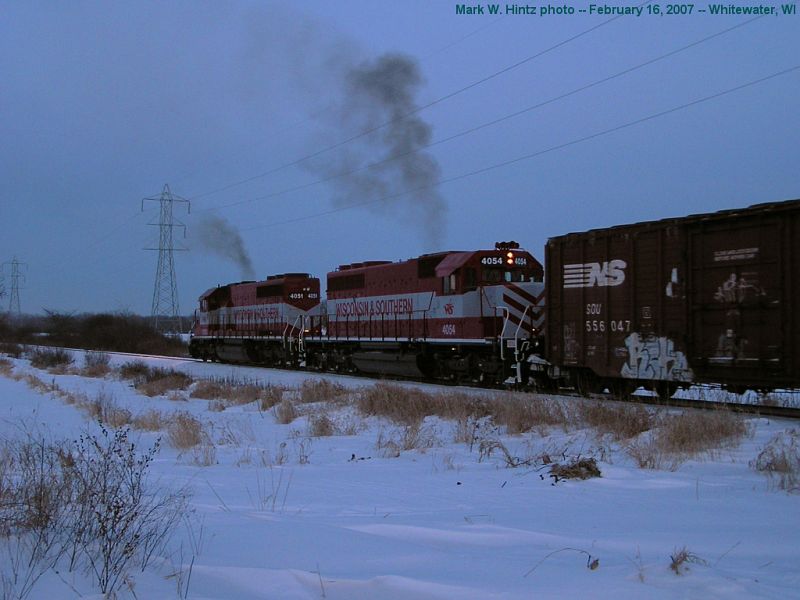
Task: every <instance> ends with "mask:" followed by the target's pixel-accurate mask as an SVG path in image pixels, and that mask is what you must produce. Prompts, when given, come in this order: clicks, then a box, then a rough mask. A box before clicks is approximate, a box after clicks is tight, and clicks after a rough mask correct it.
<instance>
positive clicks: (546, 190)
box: [0, 0, 800, 314]
mask: <svg viewBox="0 0 800 600" xmlns="http://www.w3.org/2000/svg"><path fill="white" fill-rule="evenodd" d="M537 4H538V3H534V4H533V5H537ZM589 4H590V2H589V1H588V0H586V1H584V0H577V1H576V2H575V3H574V4H572V6H574V7H576V8H577V9H581V8H588V6H589ZM765 4H766V5H768V6H772V5H773V4H772V3H771V2H770V1H769V0H766V2H765ZM774 5H775V6H777V7H778V11H779V12H780V4H774ZM483 6H486V5H483ZM504 6H505V3H502V4H501V8H502V7H504ZM663 6H665V5H662V7H663ZM705 6H706V5H700V4H698V5H695V10H694V14H692V15H688V16H663V17H658V16H647V15H646V14H643V15H642V16H641V17H638V18H637V17H632V16H627V17H620V18H617V19H614V20H611V17H609V16H598V15H588V14H578V13H576V14H575V15H571V16H570V15H565V16H552V17H540V16H538V15H536V16H523V15H505V16H491V15H488V14H485V15H472V16H467V15H457V14H456V10H455V7H456V4H455V3H454V2H451V1H449V0H302V1H300V0H297V1H293V2H275V3H273V2H244V1H232V2H218V1H214V2H139V1H137V2H133V1H131V2H52V3H50V2H27V1H25V2H23V1H21V0H17V1H0V136H1V137H0V139H1V140H2V142H1V143H0V225H1V226H2V237H0V260H1V261H2V262H6V261H10V260H11V259H12V258H13V257H15V256H16V257H17V258H18V259H19V260H20V261H23V262H24V263H26V270H25V282H24V284H23V286H22V289H21V290H20V298H21V304H22V309H23V312H29V313H36V312H41V311H42V310H43V309H50V310H59V311H77V312H85V311H92V312H94V311H120V310H126V311H133V312H136V313H141V314H148V313H149V311H150V306H151V302H152V296H153V285H154V279H155V272H156V260H157V254H158V253H157V252H153V251H146V250H144V248H147V247H157V246H158V228H157V227H155V226H152V225H148V224H149V223H154V222H157V221H158V208H159V205H158V203H157V202H146V203H145V206H144V209H145V210H144V211H142V198H145V197H153V196H155V197H158V195H159V194H160V193H161V191H162V188H163V186H164V184H169V186H170V188H171V190H172V191H173V193H175V194H177V195H179V196H181V197H183V198H187V199H189V200H191V214H187V211H186V208H187V207H186V205H183V204H182V205H180V206H176V207H175V216H176V218H178V219H180V221H181V222H182V223H185V224H186V226H187V228H186V237H185V239H184V237H183V230H182V229H176V231H175V234H176V235H175V242H176V245H179V246H181V247H185V248H188V249H189V251H188V252H179V253H178V252H176V254H175V266H176V273H177V283H178V290H179V300H180V307H181V310H182V312H183V313H189V312H191V311H192V310H193V309H194V305H195V302H196V298H197V296H198V295H199V294H200V293H201V292H203V291H204V290H205V289H207V288H209V287H211V286H214V285H217V284H222V283H227V282H230V281H238V280H241V279H243V278H250V277H252V276H255V277H257V278H265V277H266V276H267V275H269V274H273V273H281V272H286V271H308V272H311V273H314V274H317V275H319V276H320V277H323V278H324V275H325V273H326V272H327V271H329V270H332V269H333V268H335V267H336V266H337V265H339V264H342V263H349V262H356V261H363V260H378V259H383V260H400V259H405V258H410V257H412V256H417V255H419V254H421V253H424V252H430V251H436V250H445V249H478V248H487V247H492V246H493V244H494V242H495V241H498V240H509V239H514V240H517V241H519V242H520V243H521V244H522V245H523V246H524V247H526V248H527V249H529V250H530V251H531V252H532V253H534V254H535V255H537V256H539V257H540V258H543V247H544V244H545V242H546V240H547V238H548V237H551V236H555V235H560V234H564V233H568V232H570V231H580V230H585V229H590V228H594V227H605V226H610V225H615V224H621V223H628V222H635V221H641V220H650V219H660V218H664V217H672V216H682V215H685V214H689V213H697V212H708V211H715V210H720V209H727V208H735V207H743V206H748V205H750V204H756V203H761V202H768V201H777V200H787V199H792V198H798V197H800V110H798V107H799V106H800V105H799V104H798V98H800V70H794V71H791V72H789V73H786V74H783V75H779V76H776V77H773V78H770V79H767V80H765V81H761V82H760V83H757V84H754V85H750V86H746V87H743V88H741V89H736V88H739V87H740V86H742V85H744V84H749V83H751V82H754V81H758V80H761V79H763V78H765V77H768V76H771V75H773V74H775V73H778V72H781V71H784V70H786V69H790V68H792V67H797V66H798V65H800V16H797V15H795V16H764V17H761V18H759V19H756V20H754V21H752V22H747V21H748V20H749V19H751V18H752V17H746V16H735V15H727V16H723V15H710V14H709V13H705V14H701V13H699V12H697V10H698V9H699V8H703V7H705ZM663 10H664V8H662V11H663ZM737 25H741V26H739V27H736V28H735V29H733V30H731V31H727V32H725V30H727V29H731V28H733V27H735V26H737ZM721 32H725V33H721ZM718 33H719V34H720V35H716V36H715V37H710V36H713V35H714V34H718ZM706 38H710V39H706ZM701 40H705V41H701ZM695 42H700V43H697V44H696V45H694V46H692V47H690V48H687V49H683V48H685V47H687V46H689V45H690V44H693V43H695ZM682 49H683V50H682ZM676 51H678V52H676ZM671 53H672V54H671ZM666 55H668V56H666ZM662 57H663V58H662ZM655 59H659V60H655ZM654 60H655V61H654ZM648 61H654V62H652V63H650V64H646V65H644V66H641V68H636V69H634V70H632V71H630V72H627V73H624V74H622V73H623V72H625V71H627V70H629V69H632V68H634V67H638V66H639V65H643V64H644V63H648ZM609 78H610V79H609ZM605 79H608V80H607V81H604V82H602V80H605ZM597 82H600V83H597ZM594 83H597V85H591V84H594ZM587 86H589V87H587ZM583 88H585V89H583ZM729 90H733V91H731V92H730V93H725V94H723V95H720V96H717V97H713V96H715V95H717V94H720V93H721V92H727V91H729ZM573 92H574V93H573ZM711 97H713V98H711ZM706 98H711V99H708V100H706V101H703V102H700V103H696V104H692V105H691V106H685V105H687V104H690V103H693V102H695V101H697V100H703V99H706ZM537 105H541V106H538V108H535V107H537ZM684 106H685V107H684ZM680 107H684V108H680ZM526 109H530V110H527V111H526ZM672 109H677V110H672ZM521 111H525V112H521ZM667 111H671V112H667ZM665 112H666V114H661V113H665ZM517 113H519V114H517ZM512 115H515V116H512ZM656 115H660V116H656ZM650 116H653V117H654V118H652V119H646V118H647V117H650ZM401 117H402V118H401ZM499 119H503V120H500V121H499V122H495V123H493V124H490V123H492V122H494V121H498V120H499ZM642 119H646V120H643V121H642ZM386 123H388V125H386ZM483 125H486V126H485V127H483ZM472 129H476V130H475V131H472V132H471V133H467V132H468V131H469V130H472ZM367 131H370V132H369V133H365V132H367ZM390 158H391V159H392V160H387V159H390ZM517 159H519V160H517ZM372 163H378V164H376V165H372V166H370V165H371V164H372ZM505 163H507V164H505ZM498 165H504V166H498ZM490 167H496V168H490ZM237 235H240V236H241V240H240V241H241V246H240V247H239V246H236V242H237V240H236V236H237ZM248 259H249V261H250V267H251V269H250V271H251V272H248V265H247V260H248ZM4 270H5V286H6V289H7V290H8V288H9V287H10V280H9V268H8V266H6V267H5V268H4ZM2 302H3V307H2V308H3V309H5V308H7V304H8V297H6V298H4V299H3V300H2Z"/></svg>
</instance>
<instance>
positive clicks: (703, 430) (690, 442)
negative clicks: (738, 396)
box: [657, 410, 748, 455]
mask: <svg viewBox="0 0 800 600" xmlns="http://www.w3.org/2000/svg"><path fill="white" fill-rule="evenodd" d="M747 433H748V431H747V424H746V422H745V420H744V419H743V418H742V417H740V416H737V415H735V414H733V413H732V412H730V411H726V410H710V411H704V412H698V411H695V412H684V413H681V414H678V415H670V414H665V415H663V417H662V418H661V423H660V424H659V428H658V430H657V437H658V440H659V442H660V443H661V445H662V446H663V448H664V450H665V451H667V452H674V453H685V454H689V455H696V454H699V453H701V452H706V451H708V450H715V449H718V448H734V447H736V446H737V445H738V444H739V442H741V440H742V439H743V438H744V437H745V436H746V435H747Z"/></svg>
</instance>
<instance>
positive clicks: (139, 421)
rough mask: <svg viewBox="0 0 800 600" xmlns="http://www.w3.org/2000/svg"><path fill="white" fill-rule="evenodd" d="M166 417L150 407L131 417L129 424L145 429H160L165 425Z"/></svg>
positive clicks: (135, 427)
mask: <svg viewBox="0 0 800 600" xmlns="http://www.w3.org/2000/svg"><path fill="white" fill-rule="evenodd" d="M166 423H167V421H166V419H165V418H164V415H162V414H161V413H160V412H159V411H157V410H154V409H150V410H146V411H144V412H143V413H140V414H138V415H136V416H135V417H133V419H132V420H131V426H132V427H133V428H134V429H143V430H145V431H161V430H162V429H164V427H165V426H166Z"/></svg>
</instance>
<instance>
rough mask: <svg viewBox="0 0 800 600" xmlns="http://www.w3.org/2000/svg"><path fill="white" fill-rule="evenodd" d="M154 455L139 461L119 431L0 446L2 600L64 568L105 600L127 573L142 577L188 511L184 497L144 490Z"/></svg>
mask: <svg viewBox="0 0 800 600" xmlns="http://www.w3.org/2000/svg"><path fill="white" fill-rule="evenodd" d="M157 451H158V445H156V446H154V447H153V448H151V449H150V450H148V451H147V452H146V453H145V454H144V455H140V454H138V453H137V452H136V451H135V447H134V444H133V443H131V442H130V441H129V440H128V432H127V430H126V429H120V430H117V431H115V432H113V433H111V432H109V431H108V430H107V429H105V428H102V427H101V431H100V433H99V434H97V435H83V436H81V437H80V439H79V440H78V441H77V442H73V443H69V442H61V443H57V444H49V443H47V442H45V441H44V440H36V439H33V438H31V437H29V438H28V439H27V440H25V441H22V442H18V443H6V444H4V445H3V446H2V447H0V499H2V502H0V517H2V518H0V524H1V527H2V529H1V530H0V533H1V534H2V537H3V538H5V539H4V540H3V543H5V544H7V548H6V550H7V556H8V558H9V560H8V561H4V562H3V563H2V565H0V584H2V588H3V594H4V597H14V598H25V597H27V596H28V595H30V593H31V590H32V589H33V587H34V585H35V584H36V582H37V581H38V580H39V578H40V577H41V576H42V575H43V574H44V573H45V572H47V571H48V570H49V569H54V570H56V572H58V570H61V569H64V568H65V569H67V570H69V571H73V570H75V569H84V570H86V571H87V572H88V573H89V574H91V575H93V576H94V578H95V580H96V582H97V585H98V587H99V588H100V591H101V592H102V594H103V595H104V597H108V598H112V597H115V593H116V591H117V590H118V589H119V588H120V587H121V585H122V584H123V582H124V581H125V578H126V575H127V573H128V571H129V569H130V567H131V566H133V565H134V564H136V565H137V566H138V567H140V568H141V569H143V570H144V569H145V568H147V566H148V564H149V563H150V561H151V559H152V557H153V556H154V555H155V554H156V553H159V552H162V551H163V549H164V548H165V546H166V544H167V542H168V540H169V537H170V535H171V533H172V531H173V530H174V527H175V526H176V525H177V524H178V522H179V521H180V519H181V518H182V517H183V515H184V514H185V509H186V493H185V491H184V490H180V491H178V492H177V493H159V491H158V490H152V489H148V486H147V471H148V468H149V466H150V464H151V462H152V460H153V457H154V456H155V454H156V453H157ZM12 473H13V476H11V474H12Z"/></svg>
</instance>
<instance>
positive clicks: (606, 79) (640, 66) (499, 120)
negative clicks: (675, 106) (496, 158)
mask: <svg viewBox="0 0 800 600" xmlns="http://www.w3.org/2000/svg"><path fill="white" fill-rule="evenodd" d="M761 18H762V17H761V16H758V17H754V18H752V19H749V20H747V21H743V22H742V23H739V24H737V25H734V26H733V27H729V28H727V29H724V30H722V31H718V32H717V33H714V34H711V35H709V36H706V37H704V38H702V39H699V40H696V41H694V42H692V43H690V44H686V45H685V46H681V47H680V48H677V49H675V50H672V51H670V52H667V53H666V54H662V55H660V56H657V57H655V58H652V59H649V60H646V61H644V62H642V63H639V64H637V65H635V66H633V67H629V68H627V69H624V70H622V71H619V72H618V73H615V74H614V75H609V76H608V77H604V78H602V79H598V80H596V81H593V82H592V83H587V84H586V85H582V86H580V87H577V88H575V89H573V90H571V91H569V92H565V93H563V94H560V95H558V96H554V97H553V98H550V99H548V100H544V101H542V102H539V103H537V104H534V105H532V106H528V107H526V108H523V109H521V110H518V111H515V112H513V113H510V114H507V115H504V116H502V117H499V118H497V119H494V120H492V121H487V122H486V123H482V124H481V125H476V126H474V127H471V128H469V129H466V130H464V131H461V132H459V133H456V134H453V135H451V136H448V137H446V138H443V139H440V140H436V141H433V142H430V143H428V144H424V145H422V146H420V147H418V148H415V149H413V150H409V151H407V152H403V153H401V154H394V155H392V156H389V157H387V158H384V159H382V160H379V161H376V162H373V163H370V164H368V165H363V166H361V167H357V168H355V169H350V170H348V171H343V172H340V173H337V174H335V175H331V176H329V177H325V178H322V179H317V180H314V181H311V182H308V183H303V184H300V185H296V186H293V187H290V188H285V189H282V190H278V191H275V192H271V193H269V194H265V195H263V196H257V197H255V198H248V199H246V200H237V201H235V202H229V203H227V204H221V205H219V206H215V207H213V208H208V209H205V210H219V209H222V208H230V207H232V206H240V205H242V204H249V203H251V202H257V201H259V200H267V199H270V198H275V197H277V196H282V195H283V194H288V193H291V192H298V191H301V190H304V189H307V188H309V187H313V186H315V185H319V184H321V183H327V182H329V181H333V180H336V179H339V178H341V177H346V176H348V175H353V174H355V173H358V172H361V171H365V170H369V169H374V168H376V167H378V166H380V165H383V164H386V163H388V162H391V161H394V160H398V159H401V158H404V157H406V156H410V155H412V154H416V153H418V152H422V151H423V150H427V149H429V148H432V147H433V146H438V145H439V144H444V143H446V142H449V141H452V140H455V139H457V138H460V137H463V136H465V135H469V134H471V133H475V132H476V131H480V130H481V129H485V128H487V127H491V126H493V125H497V124H499V123H502V122H504V121H508V120H509V119H513V118H515V117H519V116H521V115H523V114H526V113H529V112H532V111H534V110H537V109H539V108H543V107H545V106H548V105H550V104H553V103H555V102H558V101H560V100H564V99H565V98H569V97H570V96H574V95H575V94H578V93H580V92H584V91H586V90H589V89H591V88H593V87H597V86H598V85H601V84H603V83H608V82H609V81H612V80H614V79H617V78H618V77H622V76H624V75H629V74H630V73H633V72H634V71H638V70H639V69H643V68H644V67H647V66H650V65H652V64H654V63H657V62H659V61H662V60H664V59H666V58H670V57H672V56H675V55H676V54H679V53H681V52H685V51H686V50H689V49H691V48H694V47H696V46H698V45H700V44H702V43H704V42H707V41H709V40H712V39H714V38H717V37H720V36H722V35H725V34H726V33H730V32H731V31H734V30H736V29H739V28H741V27H744V26H745V25H748V24H750V23H752V22H754V21H757V20H758V19H761ZM201 212H202V211H201Z"/></svg>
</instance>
